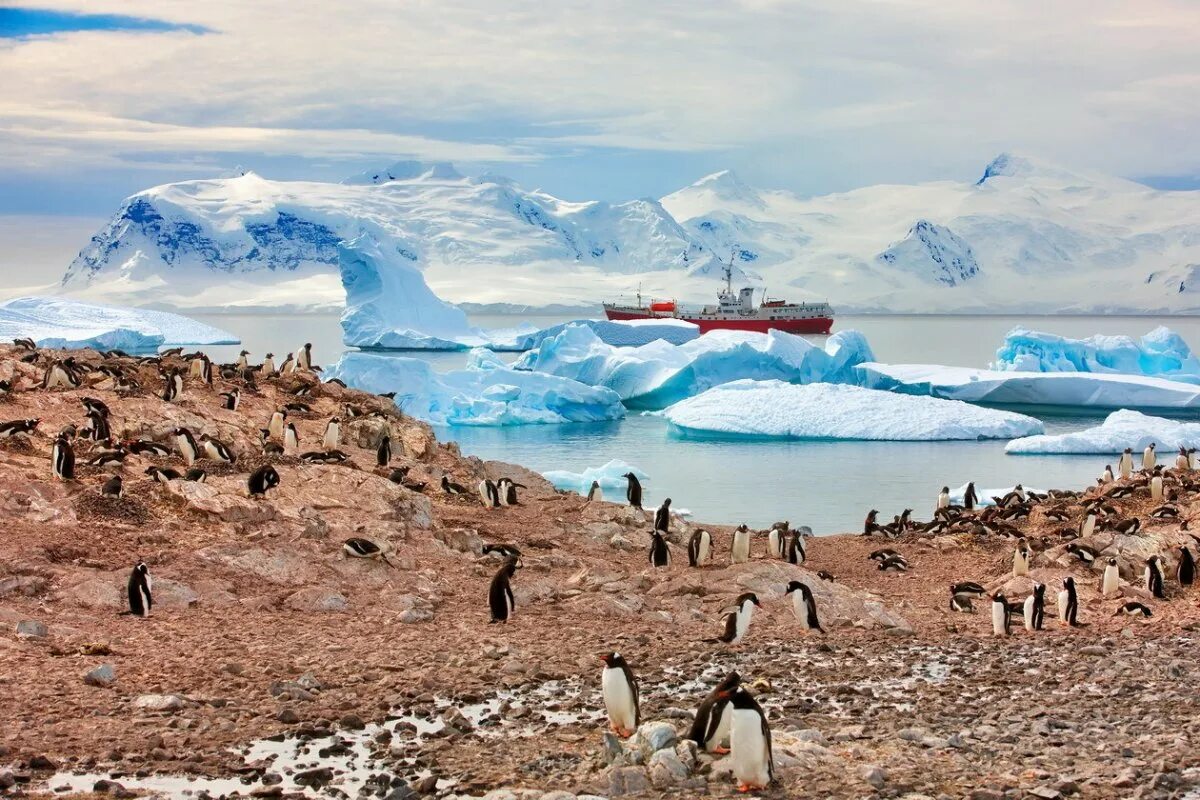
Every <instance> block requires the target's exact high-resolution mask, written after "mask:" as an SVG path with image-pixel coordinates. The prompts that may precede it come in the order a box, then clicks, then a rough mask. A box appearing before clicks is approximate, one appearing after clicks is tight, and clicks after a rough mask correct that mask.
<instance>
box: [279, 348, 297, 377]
mask: <svg viewBox="0 0 1200 800" xmlns="http://www.w3.org/2000/svg"><path fill="white" fill-rule="evenodd" d="M295 371H296V359H294V358H292V354H291V353H288V354H287V358H285V359H284V360H283V363H282V364H280V365H279V374H280V375H291V374H292V373H293V372H295Z"/></svg>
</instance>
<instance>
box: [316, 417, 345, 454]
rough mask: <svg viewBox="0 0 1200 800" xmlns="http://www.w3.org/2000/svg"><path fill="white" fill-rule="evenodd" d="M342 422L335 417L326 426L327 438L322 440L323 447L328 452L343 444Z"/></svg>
mask: <svg viewBox="0 0 1200 800" xmlns="http://www.w3.org/2000/svg"><path fill="white" fill-rule="evenodd" d="M341 432H342V421H341V420H340V419H339V418H337V417H333V418H331V419H330V420H329V422H327V423H326V424H325V436H324V437H323V438H322V439H321V446H322V447H324V448H325V449H326V450H334V449H336V448H337V446H338V445H339V444H340V443H341V438H342V436H341Z"/></svg>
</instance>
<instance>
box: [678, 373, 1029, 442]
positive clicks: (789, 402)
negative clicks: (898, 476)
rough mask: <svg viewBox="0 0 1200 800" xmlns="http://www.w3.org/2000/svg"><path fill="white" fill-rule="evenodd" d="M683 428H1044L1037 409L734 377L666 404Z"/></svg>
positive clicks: (889, 436)
mask: <svg viewBox="0 0 1200 800" xmlns="http://www.w3.org/2000/svg"><path fill="white" fill-rule="evenodd" d="M661 413H662V416H664V417H666V418H667V419H668V420H669V421H670V422H671V424H672V425H674V426H675V427H676V428H678V429H680V430H681V431H683V432H685V433H700V434H703V435H713V434H717V435H735V436H748V437H755V438H759V437H762V438H781V439H866V440H877V441H939V440H951V439H1012V438H1015V437H1018V436H1030V435H1032V434H1035V433H1041V432H1042V430H1043V428H1042V423H1041V422H1040V421H1039V420H1036V419H1034V418H1033V417H1027V416H1024V415H1023V414H1014V413H1011V412H1008V411H996V410H994V409H988V408H979V407H977V406H973V405H970V404H968V403H962V402H959V401H957V400H938V399H936V398H933V397H913V396H910V395H903V394H893V393H891V392H880V391H876V390H874V389H863V388H861V387H858V386H846V385H841V384H829V383H813V384H808V385H805V386H798V385H795V384H790V383H784V382H783V381H734V382H733V383H726V384H723V385H721V386H718V387H716V388H714V389H709V390H708V391H707V392H704V393H703V394H699V395H697V396H695V397H689V398H688V399H686V400H683V401H681V402H679V403H676V404H675V405H673V406H671V407H670V408H668V409H666V410H665V411H663V412H661Z"/></svg>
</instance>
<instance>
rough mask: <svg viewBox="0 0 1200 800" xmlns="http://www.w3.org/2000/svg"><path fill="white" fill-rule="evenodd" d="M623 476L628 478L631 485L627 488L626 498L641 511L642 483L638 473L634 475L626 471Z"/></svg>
mask: <svg viewBox="0 0 1200 800" xmlns="http://www.w3.org/2000/svg"><path fill="white" fill-rule="evenodd" d="M621 477H622V478H625V480H627V481H628V482H629V485H628V486H627V487H626V488H625V498H626V499H627V500H629V505H631V506H633V507H634V508H636V509H637V510H638V511H641V510H642V484H641V482H640V481H639V480H638V479H637V475H634V474H633V473H632V472H626V473H625V474H624V475H622V476H621Z"/></svg>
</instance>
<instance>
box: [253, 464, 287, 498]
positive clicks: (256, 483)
mask: <svg viewBox="0 0 1200 800" xmlns="http://www.w3.org/2000/svg"><path fill="white" fill-rule="evenodd" d="M246 485H247V487H248V488H249V489H250V496H251V497H254V496H256V495H266V493H267V490H268V489H274V488H275V487H276V486H278V485H279V473H278V472H276V471H275V468H274V467H272V466H271V465H270V464H263V465H262V466H261V467H259V468H258V469H256V470H254V472H252V473H250V478H249V479H248V480H247V481H246Z"/></svg>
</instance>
